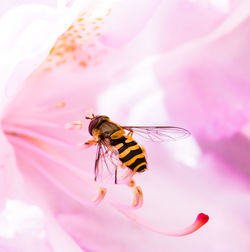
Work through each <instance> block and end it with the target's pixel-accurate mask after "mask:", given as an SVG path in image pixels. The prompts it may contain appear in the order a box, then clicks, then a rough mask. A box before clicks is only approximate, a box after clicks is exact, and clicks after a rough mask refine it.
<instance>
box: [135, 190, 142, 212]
mask: <svg viewBox="0 0 250 252" xmlns="http://www.w3.org/2000/svg"><path fill="white" fill-rule="evenodd" d="M142 204H143V193H142V190H141V188H140V187H139V186H136V187H135V188H134V201H133V207H134V208H140V207H142Z"/></svg>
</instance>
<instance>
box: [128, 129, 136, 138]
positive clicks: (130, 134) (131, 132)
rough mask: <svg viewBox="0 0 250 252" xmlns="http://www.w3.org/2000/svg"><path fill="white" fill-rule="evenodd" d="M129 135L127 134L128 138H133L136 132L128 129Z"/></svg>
mask: <svg viewBox="0 0 250 252" xmlns="http://www.w3.org/2000/svg"><path fill="white" fill-rule="evenodd" d="M128 131H129V133H128V134H127V136H128V137H132V136H133V134H134V131H133V130H131V129H128Z"/></svg>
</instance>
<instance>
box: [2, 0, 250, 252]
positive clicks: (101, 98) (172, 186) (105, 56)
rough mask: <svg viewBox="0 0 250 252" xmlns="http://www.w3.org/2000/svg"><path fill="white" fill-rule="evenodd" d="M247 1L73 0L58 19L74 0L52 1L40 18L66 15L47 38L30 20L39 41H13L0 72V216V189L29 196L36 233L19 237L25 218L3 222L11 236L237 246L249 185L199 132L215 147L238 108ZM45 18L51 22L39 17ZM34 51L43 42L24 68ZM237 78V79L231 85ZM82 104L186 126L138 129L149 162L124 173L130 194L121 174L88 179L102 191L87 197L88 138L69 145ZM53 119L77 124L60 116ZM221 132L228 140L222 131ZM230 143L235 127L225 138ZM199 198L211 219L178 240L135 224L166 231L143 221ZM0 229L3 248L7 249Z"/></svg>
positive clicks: (53, 245)
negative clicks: (20, 44) (0, 93)
mask: <svg viewBox="0 0 250 252" xmlns="http://www.w3.org/2000/svg"><path fill="white" fill-rule="evenodd" d="M222 2H223V1H222ZM59 7H60V6H59ZM46 8H47V7H46ZM67 8H68V9H67ZM249 8H250V7H249V4H248V3H247V1H242V2H241V1H239V2H232V3H231V2H229V1H228V2H227V1H224V5H219V4H218V2H217V4H215V2H214V1H201V2H199V1H177V2H173V3H166V2H164V1H149V0H148V1H144V2H143V9H142V4H141V2H139V1H138V2H134V1H133V2H131V1H124V2H122V1H118V2H115V3H111V2H110V3H109V2H108V4H107V2H105V4H104V2H103V3H102V2H101V3H92V2H91V3H89V4H88V5H86V6H81V12H80V14H79V16H77V18H76V20H75V21H74V22H73V24H72V25H69V20H70V19H72V17H73V16H74V10H78V9H79V8H78V2H70V4H69V7H67V6H66V7H61V9H60V8H59V10H63V12H60V11H58V12H55V13H54V14H53V13H51V16H50V18H51V20H53V19H54V20H55V19H56V18H55V17H58V16H57V15H62V13H65V17H67V18H66V20H67V21H65V23H64V22H62V23H60V22H59V21H58V22H59V24H58V25H55V29H56V26H59V27H60V29H62V30H63V28H64V27H68V28H67V31H66V32H65V33H63V34H62V35H61V36H59V38H58V39H57V40H56V42H55V45H54V46H52V45H51V44H52V41H53V36H52V35H51V37H50V36H48V39H47V38H46V36H44V34H45V32H44V33H42V34H40V33H39V34H36V35H37V43H38V42H39V43H40V39H44V42H45V45H46V46H44V48H41V47H40V46H39V47H35V46H34V47H27V48H29V49H30V48H31V49H32V50H31V49H30V50H27V51H26V52H25V53H26V55H25V56H27V55H28V56H29V57H28V56H27V57H24V58H23V57H21V54H18V53H20V51H19V50H17V51H14V53H13V54H12V58H11V59H13V61H10V62H11V63H12V65H10V66H11V67H9V68H7V70H8V71H5V75H4V78H5V81H6V82H7V84H8V86H7V95H8V96H7V98H8V105H7V106H5V107H4V111H3V116H2V129H3V132H4V134H5V135H2V138H3V141H2V142H3V149H2V152H1V155H2V156H3V158H2V160H3V161H2V167H3V173H4V175H5V181H7V183H6V182H5V184H3V186H2V188H3V190H6V188H8V185H11V186H10V189H13V188H14V189H15V190H13V192H12V190H6V196H5V198H4V200H6V203H5V205H3V206H2V216H3V220H5V217H4V216H5V215H4V213H5V212H6V211H7V212H11V211H10V210H9V208H8V206H9V204H10V203H8V202H9V201H8V200H18V202H19V201H20V202H21V203H20V202H19V203H17V204H21V205H19V207H24V208H25V207H31V208H32V207H35V208H33V209H35V210H34V211H35V212H36V213H37V216H36V217H37V219H38V221H39V223H40V226H39V232H41V233H43V236H42V238H40V237H38V238H37V237H35V238H34V237H31V236H30V234H29V232H32V230H33V231H34V230H35V231H34V232H35V233H36V234H39V232H38V231H37V229H36V226H32V228H31V229H28V231H29V232H28V233H25V232H24V233H22V235H23V234H24V236H21V238H20V237H19V236H18V235H17V234H18V232H19V231H12V233H13V234H15V235H12V238H13V237H15V238H16V237H18V238H20V246H21V247H23V246H24V243H25V242H24V241H25V240H26V238H25V237H26V236H27V237H28V238H29V239H31V240H32V241H33V243H31V244H40V243H41V244H43V245H42V246H44V247H42V248H41V251H50V250H52V251H63V249H65V251H152V250H154V251H162V250H171V251H180V250H186V251H201V250H202V251H222V250H225V251H247V250H248V248H249V247H250V244H249V241H248V235H247V233H249V228H248V226H247V225H245V223H247V221H249V218H248V216H247V213H248V211H247V210H249V209H248V207H245V208H243V206H244V205H245V204H246V202H247V196H249V190H248V189H247V188H246V187H245V181H247V180H246V178H244V177H243V176H242V174H241V173H238V172H237V171H235V170H234V169H232V168H235V167H238V166H239V163H240V162H237V159H236V157H235V158H234V156H231V158H232V159H233V161H234V162H235V164H233V165H231V164H230V162H229V161H230V159H228V157H227V156H225V155H224V156H223V154H222V153H223V152H220V151H218V148H216V146H217V145H216V146H214V145H215V144H214V145H213V142H211V141H210V140H211V139H218V144H221V145H222V146H223V149H226V147H225V142H224V141H226V140H224V138H225V137H231V136H232V134H236V133H238V132H240V131H241V129H242V126H244V125H245V124H246V123H247V122H248V121H249V115H248V110H247V107H248V106H249V104H248V99H247V98H248V95H247V91H248V78H249V76H248V74H247V72H246V70H245V69H247V66H248V65H247V64H248V61H247V59H248V56H247V52H248V50H247V42H248V40H247V39H248V34H247V33H246V32H245V30H246V29H247V28H246V27H247V16H248V15H249ZM52 10H53V9H50V10H49V11H48V10H47V9H46V10H45V11H44V13H45V14H46V15H47V14H48V13H49V12H50V11H52ZM70 10H72V11H71V12H70ZM32 12H33V10H32ZM32 12H31V13H32ZM45 14H44V15H45ZM52 14H53V15H52ZM46 15H45V16H46ZM25 16H27V15H25ZM45 20H46V19H45ZM56 20H57V19H56ZM49 24H50V23H49ZM52 24H53V23H52ZM50 26H51V27H50ZM47 29H51V30H53V25H47V26H46V25H45V26H44V31H46V30H47ZM60 29H59V30H57V29H56V30H57V32H58V33H59V34H60V32H59V31H60ZM28 31H29V30H28ZM31 31H33V30H32V29H31ZM28 34H29V33H28ZM48 34H49V32H48ZM59 34H58V35H59ZM16 37H18V35H17V34H16ZM39 38H40V39H39ZM45 38H46V39H45ZM21 41H22V40H21ZM39 43H38V45H39ZM31 44H32V43H31ZM235 44H236V45H241V46H240V50H241V51H239V50H238V49H237V50H236V49H235V48H236V45H235ZM50 45H51V46H50ZM13 48H15V46H14V45H13ZM37 48H39V50H38V51H37ZM46 52H47V53H48V54H49V56H48V57H47V58H46V59H45V60H44V61H43V62H42V64H41V65H40V66H39V67H38V68H36V70H34V69H35V67H34V66H35V65H38V64H39V62H41V58H42V59H43V57H44V55H46ZM218 55H219V56H220V57H219V59H218ZM38 56H39V57H38ZM6 58H7V54H6ZM23 59H25V60H23ZM203 59H205V60H203ZM32 62H34V65H33V64H31V63H32ZM236 62H237V63H236ZM17 63H19V65H17ZM240 66H241V67H240ZM218 69H220V70H221V71H219V72H218ZM33 70H34V71H33ZM31 72H32V74H31V75H30V76H29V77H28V78H27V79H26V80H25V81H24V82H21V81H22V80H24V79H25V78H24V76H27V75H29V73H31ZM211 73H212V74H211ZM211 78H212V80H213V81H209V82H208V80H209V79H211ZM7 80H8V81H7ZM239 82H240V83H241V85H242V88H238V87H237V86H236V83H239ZM5 90H6V89H5ZM225 90H229V91H228V92H224V91H225ZM5 98H6V97H5ZM239 100H240V102H239ZM214 106H215V108H216V109H215V108H214ZM91 108H94V109H95V110H96V111H98V113H99V114H106V115H108V116H110V117H111V119H112V120H114V121H115V122H117V123H119V124H121V125H125V124H130V125H131V124H134V125H139V124H140V125H149V124H150V125H166V124H174V125H176V126H184V127H186V128H187V129H190V130H191V132H192V134H193V136H194V137H195V138H191V137H190V138H189V139H186V140H183V141H180V142H176V143H167V144H159V143H146V142H145V143H144V142H143V141H142V142H141V143H142V144H144V145H145V147H146V149H147V153H148V163H149V170H148V171H147V172H145V173H143V174H136V176H134V179H135V181H136V184H138V185H140V187H135V192H134V194H133V192H132V190H131V189H130V188H129V187H125V186H122V185H112V184H111V185H109V186H108V187H109V188H108V191H106V189H103V188H101V190H100V191H99V194H98V195H97V198H96V199H95V201H94V203H100V201H101V200H103V201H102V202H101V204H99V205H98V207H94V206H93V203H91V198H93V196H94V195H95V192H97V190H98V188H99V185H98V184H97V183H95V182H94V180H93V178H94V174H93V167H94V159H95V148H91V149H86V150H82V149H81V148H79V147H78V145H77V144H78V143H81V142H86V141H87V140H88V139H89V134H88V130H87V127H88V122H87V121H85V120H84V112H85V111H86V110H89V109H91ZM204 116H206V121H205V119H204ZM79 120H80V122H79ZM225 121H229V122H230V125H228V124H226V123H225ZM71 122H74V123H73V124H69V123H71ZM65 125H66V126H69V125H71V126H72V127H73V128H81V127H82V130H81V131H79V130H67V129H66V128H65ZM5 138H7V139H8V141H9V143H8V142H7V141H6V139H5ZM138 141H139V139H138ZM228 141H229V143H230V145H232V146H235V145H234V142H235V139H234V138H229V140H228ZM243 144H244V141H239V144H238V145H237V150H240V148H241V146H243ZM227 145H228V144H227ZM234 148H236V147H234ZM13 150H14V151H15V155H14V153H13ZM238 153H239V152H238ZM239 155H240V153H239ZM241 157H242V159H244V160H246V161H247V160H248V159H247V158H246V156H241ZM15 158H16V159H15ZM15 160H16V162H17V163H15ZM225 174H226V176H224V175H225ZM13 178H15V180H14V181H13V180H12V179H13ZM16 180H17V181H16ZM140 188H142V190H143V195H144V198H143V201H144V205H143V207H141V206H142V192H141V190H140ZM105 193H106V195H105ZM229 195H230V197H229ZM104 196H105V198H104ZM133 197H134V207H133V206H132V204H131V202H132V200H133ZM10 202H12V201H10ZM14 202H16V201H14ZM23 202H25V203H23ZM118 202H119V203H118ZM139 207H141V208H140V209H137V210H134V209H133V208H139ZM6 209H7V210H6ZM131 209H133V210H131ZM245 209H246V210H245ZM116 210H118V211H116ZM200 211H202V212H205V213H208V214H209V215H210V216H211V217H212V220H211V222H209V223H208V225H206V226H205V227H204V228H202V229H201V230H199V231H198V232H196V233H194V234H193V235H191V236H187V237H185V238H183V239H182V240H181V241H180V240H179V239H176V238H175V239H169V238H166V237H164V236H160V235H158V234H155V233H153V232H150V231H147V230H146V229H143V228H142V227H140V226H139V225H138V224H137V223H139V224H141V225H142V226H146V227H147V228H149V229H152V230H153V231H156V232H159V233H163V234H166V230H165V229H160V228H155V227H157V226H162V227H168V228H171V227H172V229H181V228H183V227H184V226H188V225H189V224H190V222H191V221H192V219H194V218H195V215H196V214H198V213H199V212H200ZM121 213H123V214H124V215H126V216H128V217H129V218H130V219H132V220H134V222H131V221H130V220H129V219H127V218H124V217H123V215H121ZM14 215H15V213H14ZM200 217H204V219H203V218H201V222H198V225H199V224H201V225H202V224H204V223H205V222H206V221H207V218H206V216H204V215H199V218H198V221H199V220H200ZM146 220H147V221H146ZM24 222H26V219H25V218H24ZM31 222H33V223H35V221H32V219H31ZM136 222H137V223H136ZM149 223H150V224H149ZM11 225H12V226H13V225H14V226H15V224H11ZM16 225H17V224H16ZM199 227H200V226H198V227H197V228H199ZM24 230H25V228H24ZM30 230H31V231H30ZM65 232H66V233H65ZM27 234H28V235H27ZM0 235H1V232H0ZM25 235H26V236H25ZM142 237H143V238H142ZM38 241H39V242H40V243H39V242H38ZM62 242H63V244H61V243H62ZM3 243H4V244H5V247H4V249H5V250H7V249H9V250H10V251H11V249H12V250H14V251H16V248H12V247H10V246H9V244H7V243H6V240H4V241H3ZM0 244H1V243H0ZM6 244H7V245H6ZM180 244H181V245H180ZM34 246H35V245H34ZM180 246H181V248H180ZM182 247H183V248H182ZM184 248H185V249H184ZM22 249H23V251H31V250H33V247H32V245H31V247H29V248H25V247H23V248H22ZM7 251H8V250H7Z"/></svg>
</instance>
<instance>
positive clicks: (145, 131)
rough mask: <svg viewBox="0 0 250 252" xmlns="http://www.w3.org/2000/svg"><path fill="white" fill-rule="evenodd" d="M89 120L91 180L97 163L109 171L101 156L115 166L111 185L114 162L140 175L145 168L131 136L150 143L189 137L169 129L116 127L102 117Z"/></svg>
mask: <svg viewBox="0 0 250 252" xmlns="http://www.w3.org/2000/svg"><path fill="white" fill-rule="evenodd" d="M85 118H86V119H89V120H90V123H89V128H88V129H89V133H90V135H92V136H93V137H94V139H93V140H89V141H87V142H86V143H85V145H93V144H94V145H97V152H96V160H95V181H96V179H97V177H98V175H99V165H100V163H105V165H106V167H107V169H109V167H108V164H107V161H106V159H105V157H107V156H108V157H109V159H111V163H112V164H113V166H114V167H115V183H117V167H118V166H119V164H118V163H115V162H114V161H113V157H114V156H115V158H116V160H117V161H118V162H120V164H121V165H122V166H125V167H127V168H129V169H130V170H132V171H133V172H134V173H135V172H139V173H141V172H144V171H145V170H146V169H147V161H146V155H145V150H144V148H143V147H142V146H140V145H139V144H138V143H137V142H136V141H135V140H134V139H133V138H132V136H133V134H135V135H137V136H140V137H143V138H146V139H147V140H150V141H154V142H163V141H174V140H178V139H182V138H184V137H186V136H188V135H190V133H189V131H188V130H186V129H183V128H180V127H172V126H120V125H118V124H116V123H114V122H112V121H110V119H109V117H107V116H104V115H97V116H95V115H94V114H92V117H88V116H86V117H85Z"/></svg>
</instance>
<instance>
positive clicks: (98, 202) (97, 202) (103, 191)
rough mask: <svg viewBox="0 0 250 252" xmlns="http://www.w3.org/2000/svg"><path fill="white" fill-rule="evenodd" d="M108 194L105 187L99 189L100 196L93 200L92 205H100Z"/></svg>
mask: <svg viewBox="0 0 250 252" xmlns="http://www.w3.org/2000/svg"><path fill="white" fill-rule="evenodd" d="M106 193H107V189H106V188H104V187H99V190H98V194H97V195H96V196H95V197H94V198H93V199H92V200H91V201H92V203H94V204H95V205H98V204H100V203H101V202H102V200H103V199H104V197H105V195H106Z"/></svg>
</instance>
